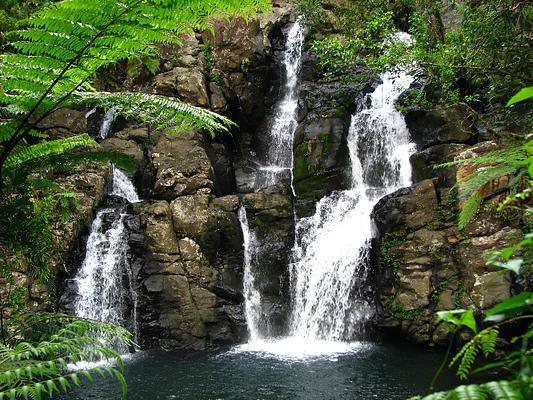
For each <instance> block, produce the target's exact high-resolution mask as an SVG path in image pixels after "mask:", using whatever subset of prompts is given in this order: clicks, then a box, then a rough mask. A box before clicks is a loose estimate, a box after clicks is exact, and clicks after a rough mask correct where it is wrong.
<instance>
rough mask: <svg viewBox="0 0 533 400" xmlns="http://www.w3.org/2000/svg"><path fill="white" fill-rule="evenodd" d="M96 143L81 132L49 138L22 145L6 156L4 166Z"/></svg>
mask: <svg viewBox="0 0 533 400" xmlns="http://www.w3.org/2000/svg"><path fill="white" fill-rule="evenodd" d="M96 144H97V143H96V142H95V141H94V140H93V139H91V137H89V135H87V134H83V135H78V136H72V137H69V138H65V139H57V140H51V141H48V142H43V143H39V144H35V145H32V146H24V147H23V148H21V149H19V150H18V151H15V152H13V153H12V154H11V155H10V156H9V157H8V158H7V160H6V162H5V164H4V166H5V168H6V169H12V168H15V167H18V166H20V165H21V164H24V163H26V162H28V161H31V160H34V159H36V158H40V157H44V156H47V155H50V154H61V153H64V152H66V151H69V150H71V149H74V148H76V147H82V146H95V145H96Z"/></svg>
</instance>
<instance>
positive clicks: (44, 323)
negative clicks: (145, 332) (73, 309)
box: [0, 313, 135, 400]
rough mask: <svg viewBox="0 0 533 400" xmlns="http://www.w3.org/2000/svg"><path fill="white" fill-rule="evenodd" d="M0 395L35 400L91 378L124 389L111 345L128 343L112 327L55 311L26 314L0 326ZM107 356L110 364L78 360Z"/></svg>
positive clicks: (123, 333)
mask: <svg viewBox="0 0 533 400" xmlns="http://www.w3.org/2000/svg"><path fill="white" fill-rule="evenodd" d="M1 334H2V343H1V344H0V399H12V400H15V399H19V398H23V399H28V398H31V399H40V398H42V397H43V395H47V396H45V397H48V396H50V397H51V396H53V395H55V394H58V393H61V392H68V391H69V390H71V389H72V388H74V387H77V386H80V385H81V384H84V383H87V382H93V381H94V380H95V379H102V378H106V377H107V378H112V379H115V380H116V381H117V382H118V383H119V384H120V386H121V388H122V395H123V396H124V395H125V393H126V382H125V380H124V377H123V375H122V374H123V372H124V365H123V364H122V360H121V358H120V356H119V354H118V353H117V351H116V350H114V348H113V345H114V344H115V343H117V342H120V343H121V344H122V345H123V346H131V347H134V346H135V344H134V343H133V341H132V337H131V334H130V333H129V332H128V331H127V330H125V329H123V328H121V327H118V326H115V325H111V324H106V323H102V322H96V321H89V320H83V319H78V318H74V317H71V316H67V315H61V314H47V313H32V314H25V315H22V316H19V317H18V318H16V319H12V320H10V323H9V325H7V326H6V325H5V324H4V325H3V326H2V332H1ZM98 360H108V363H107V364H108V365H110V366H97V365H96V364H89V366H88V367H85V366H81V367H78V366H77V364H79V363H80V362H94V361H98Z"/></svg>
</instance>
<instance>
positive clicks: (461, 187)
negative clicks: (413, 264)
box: [436, 141, 533, 229]
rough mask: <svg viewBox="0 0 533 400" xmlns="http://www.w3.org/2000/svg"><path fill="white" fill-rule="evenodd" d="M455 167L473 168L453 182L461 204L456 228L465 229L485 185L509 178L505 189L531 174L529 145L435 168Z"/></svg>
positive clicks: (532, 146)
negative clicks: (465, 166) (474, 168)
mask: <svg viewBox="0 0 533 400" xmlns="http://www.w3.org/2000/svg"><path fill="white" fill-rule="evenodd" d="M457 165H469V166H471V167H477V170H476V171H475V172H473V173H472V174H469V175H467V176H466V177H464V178H463V179H460V180H459V181H458V182H457V185H456V187H457V188H458V192H459V199H461V200H464V203H463V204H462V207H461V211H460V213H459V218H458V225H459V228H461V229H463V228H465V227H466V226H467V225H468V224H469V223H470V221H472V219H473V218H474V216H475V215H476V213H477V211H478V210H479V208H480V206H481V204H482V202H483V195H482V189H483V188H484V187H485V185H487V184H488V183H490V182H492V181H494V180H496V179H499V178H501V177H503V176H511V177H513V178H512V179H510V181H509V184H508V187H509V188H513V187H515V186H516V185H518V184H519V182H520V181H521V178H522V177H523V176H525V175H527V174H528V169H531V173H533V168H532V167H531V165H533V141H528V142H525V143H513V144H511V145H509V146H508V147H506V148H505V149H498V150H493V151H491V152H488V153H487V154H483V155H480V156H476V157H471V158H464V159H459V160H455V161H452V162H448V163H444V164H440V165H438V166H437V167H436V168H447V167H452V166H457Z"/></svg>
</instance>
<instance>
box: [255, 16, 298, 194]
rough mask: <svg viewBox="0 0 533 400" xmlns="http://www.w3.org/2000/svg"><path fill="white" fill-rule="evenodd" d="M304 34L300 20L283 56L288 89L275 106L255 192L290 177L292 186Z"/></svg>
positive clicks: (289, 33) (293, 28) (288, 34)
mask: <svg viewBox="0 0 533 400" xmlns="http://www.w3.org/2000/svg"><path fill="white" fill-rule="evenodd" d="M304 40H305V33H304V27H303V24H302V19H301V18H298V19H297V20H296V22H295V23H294V24H293V26H292V27H291V29H290V30H289V32H288V33H287V42H286V45H285V46H286V49H285V53H284V55H283V69H284V73H285V75H284V79H285V86H284V89H283V93H284V95H283V97H282V99H281V100H280V101H279V102H278V103H277V104H276V106H275V113H274V115H275V117H274V119H273V121H272V127H271V129H270V131H269V132H268V149H267V153H266V158H265V160H264V164H263V166H262V167H261V168H259V171H258V173H257V177H256V181H255V190H261V189H264V188H267V187H269V186H273V185H276V184H278V183H280V182H281V180H282V179H283V178H284V177H286V176H287V175H290V182H291V185H292V164H293V151H292V148H293V144H294V131H295V130H296V127H297V124H298V121H297V120H296V110H297V108H298V90H297V87H298V73H299V72H300V67H301V61H302V52H303V47H304Z"/></svg>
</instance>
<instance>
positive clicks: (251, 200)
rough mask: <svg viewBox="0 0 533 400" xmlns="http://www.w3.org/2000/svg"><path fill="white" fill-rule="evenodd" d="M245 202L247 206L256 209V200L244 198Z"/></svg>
mask: <svg viewBox="0 0 533 400" xmlns="http://www.w3.org/2000/svg"><path fill="white" fill-rule="evenodd" d="M243 203H244V206H245V207H246V208H252V209H255V200H253V199H250V198H244V200H243Z"/></svg>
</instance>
